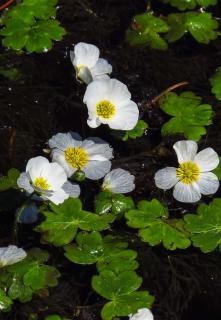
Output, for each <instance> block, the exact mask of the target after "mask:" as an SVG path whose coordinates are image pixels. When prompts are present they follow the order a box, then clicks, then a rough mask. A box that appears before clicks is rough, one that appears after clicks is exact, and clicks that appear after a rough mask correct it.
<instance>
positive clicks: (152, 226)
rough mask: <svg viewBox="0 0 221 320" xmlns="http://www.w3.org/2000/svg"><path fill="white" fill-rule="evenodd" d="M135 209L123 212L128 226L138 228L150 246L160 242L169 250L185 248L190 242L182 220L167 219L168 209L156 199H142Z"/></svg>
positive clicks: (142, 237)
mask: <svg viewBox="0 0 221 320" xmlns="http://www.w3.org/2000/svg"><path fill="white" fill-rule="evenodd" d="M137 208H138V209H137V210H130V211H128V212H127V213H126V214H125V217H126V218H127V219H128V222H127V224H128V226H130V227H132V228H139V232H138V234H139V236H140V237H141V239H142V241H144V242H148V243H149V244H150V245H151V246H155V245H158V244H160V243H161V242H162V244H163V245H164V247H165V248H166V249H169V250H175V249H177V248H179V249H186V248H187V247H189V246H190V244H191V242H190V240H189V238H188V234H187V232H185V230H184V227H183V221H182V220H176V219H168V210H167V208H165V207H164V206H163V205H162V204H161V203H160V202H159V201H158V200H155V199H153V200H151V201H146V200H142V201H140V202H139V203H138V206H137Z"/></svg>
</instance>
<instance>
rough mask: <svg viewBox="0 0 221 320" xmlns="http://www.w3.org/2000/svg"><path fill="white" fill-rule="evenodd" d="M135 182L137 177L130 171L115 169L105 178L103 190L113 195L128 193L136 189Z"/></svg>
mask: <svg viewBox="0 0 221 320" xmlns="http://www.w3.org/2000/svg"><path fill="white" fill-rule="evenodd" d="M134 180H135V177H134V176H133V175H132V174H130V172H129V171H127V170H124V169H114V170H111V171H110V172H109V173H108V174H107V175H106V176H105V177H104V181H103V184H102V189H103V190H104V191H110V192H113V193H128V192H131V191H133V190H134V189H135V184H134Z"/></svg>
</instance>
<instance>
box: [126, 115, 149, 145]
mask: <svg viewBox="0 0 221 320" xmlns="http://www.w3.org/2000/svg"><path fill="white" fill-rule="evenodd" d="M147 128H148V124H147V123H146V122H145V121H144V120H138V122H137V124H136V126H135V128H134V129H132V130H128V131H126V133H125V134H124V136H123V138H122V140H123V141H127V140H128V139H136V138H139V137H142V136H143V134H144V132H145V130H146V129H147Z"/></svg>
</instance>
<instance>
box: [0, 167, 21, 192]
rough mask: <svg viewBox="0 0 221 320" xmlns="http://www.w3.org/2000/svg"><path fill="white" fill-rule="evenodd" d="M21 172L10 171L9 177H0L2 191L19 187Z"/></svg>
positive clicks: (0, 189)
mask: <svg viewBox="0 0 221 320" xmlns="http://www.w3.org/2000/svg"><path fill="white" fill-rule="evenodd" d="M19 175H20V172H19V171H18V170H17V169H14V168H12V169H10V170H9V171H8V173H7V176H3V177H0V191H5V190H8V189H11V188H16V187H17V180H18V177H19Z"/></svg>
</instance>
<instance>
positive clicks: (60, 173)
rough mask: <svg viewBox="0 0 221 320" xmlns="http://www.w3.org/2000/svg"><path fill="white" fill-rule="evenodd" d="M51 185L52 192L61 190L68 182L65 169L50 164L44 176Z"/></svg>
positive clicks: (55, 164) (56, 164)
mask: <svg viewBox="0 0 221 320" xmlns="http://www.w3.org/2000/svg"><path fill="white" fill-rule="evenodd" d="M43 177H44V178H45V179H46V180H47V182H48V183H49V185H50V190H53V191H56V190H57V189H60V188H61V187H62V186H63V184H64V183H65V182H66V181H67V175H66V173H65V171H64V169H63V168H62V167H61V166H60V165H59V164H58V163H55V162H54V163H50V164H49V165H48V167H47V171H46V172H45V174H44V176H43Z"/></svg>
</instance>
